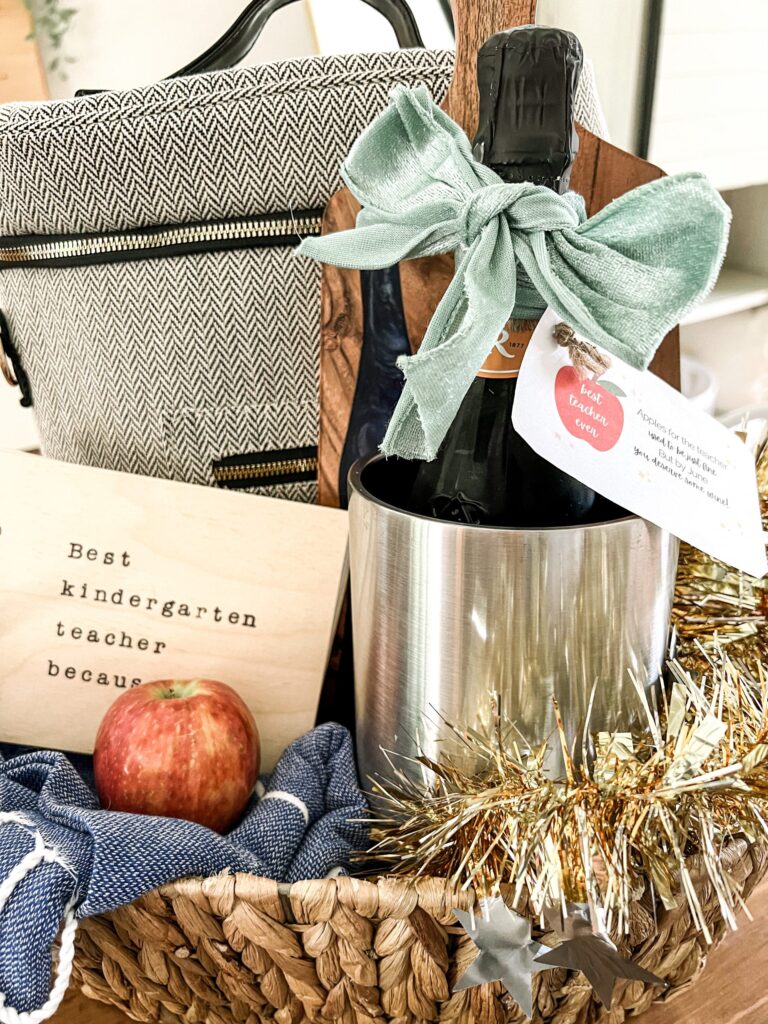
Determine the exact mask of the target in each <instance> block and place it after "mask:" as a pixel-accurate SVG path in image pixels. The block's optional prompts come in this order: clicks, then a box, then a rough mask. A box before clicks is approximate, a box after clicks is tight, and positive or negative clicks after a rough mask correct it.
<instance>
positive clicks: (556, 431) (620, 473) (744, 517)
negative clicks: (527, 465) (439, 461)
mask: <svg viewBox="0 0 768 1024" xmlns="http://www.w3.org/2000/svg"><path fill="white" fill-rule="evenodd" d="M560 322H561V319H560V317H559V316H558V315H557V314H556V313H555V312H554V311H553V310H551V309H548V310H547V311H546V313H545V314H544V316H543V317H542V318H541V321H540V323H539V324H538V326H537V328H536V330H535V331H534V334H533V337H532V339H531V342H530V344H529V346H528V349H527V352H526V354H525V358H524V360H523V365H522V367H521V370H520V376H519V378H518V382H517V389H516V392H515V404H514V407H513V413H512V420H513V423H514V426H515V429H516V430H517V432H518V433H519V434H520V436H521V437H522V438H524V439H525V440H526V441H527V442H528V444H529V445H530V446H531V447H532V448H533V449H534V451H536V452H537V453H538V454H539V455H541V456H542V457H543V458H545V459H546V460H547V461H548V462H551V463H552V464H553V465H555V466H557V467H558V469H561V470H563V471H564V472H566V473H570V474H571V476H574V477H576V478H577V479H578V480H581V481H582V482H583V483H585V484H587V486H589V487H592V488H593V489H594V490H596V491H597V492H598V493H599V494H602V495H603V496H604V497H606V498H608V499H609V500H611V501H613V502H615V503H616V504H617V505H621V506H622V507H623V508H626V509H628V510H629V511H630V512H634V513H635V514H636V515H638V516H642V517H643V518H644V519H648V520H649V521H650V522H652V523H655V524H656V525H657V526H660V527H662V528H663V529H665V530H669V531H670V533H673V534H675V535H676V536H677V537H679V538H680V539H681V540H684V541H687V542H688V543H689V544H692V545H693V546H694V547H696V548H699V549H700V550H702V551H704V552H706V553H707V554H708V555H711V556H712V557H713V558H718V559H720V560H721V561H723V562H726V563H727V564H728V565H732V566H735V567H736V568H738V569H741V570H743V571H744V572H748V573H750V574H751V575H753V576H763V575H764V574H765V572H766V570H767V569H768V564H767V563H766V553H765V540H764V537H763V529H762V522H761V518H760V505H759V499H758V493H757V481H756V476H755V462H754V458H753V456H752V454H751V453H750V451H749V449H748V448H747V446H746V445H744V443H743V442H742V441H741V440H740V438H739V437H738V436H737V435H736V434H735V433H733V432H732V431H730V430H728V429H726V428H725V427H723V426H722V425H721V424H720V423H718V422H717V421H716V420H715V419H713V418H712V417H711V416H709V415H708V414H707V413H705V412H702V411H701V410H699V409H697V408H696V407H695V406H694V405H692V404H691V403H690V402H689V401H688V400H687V399H686V398H684V397H683V396H682V395H681V394H680V393H679V392H677V391H675V389H674V388H671V387H670V386H669V385H668V384H665V383H664V382H663V381H662V380H660V379H659V378H658V377H655V376H654V375H653V374H651V373H647V372H646V373H643V372H641V371H639V370H635V369H633V368H632V367H630V366H628V365H627V364H626V363H624V362H622V361H621V360H619V359H617V358H616V357H615V356H609V355H608V354H607V353H605V352H603V351H602V350H601V349H600V348H599V346H592V348H593V350H594V349H597V353H598V354H599V355H601V356H604V357H605V361H606V362H607V364H608V366H607V369H604V370H603V369H602V368H598V369H597V370H596V371H594V373H587V376H582V374H581V373H580V372H579V370H577V369H576V368H575V367H574V365H573V361H572V359H571V355H570V351H569V348H568V347H563V346H562V345H560V344H558V341H557V340H556V337H555V333H554V332H555V328H556V326H557V325H558V324H559V323H560ZM576 338H577V339H578V340H579V341H582V342H586V343H587V344H588V345H591V343H590V342H589V341H588V339H585V338H581V337H580V336H579V335H576Z"/></svg>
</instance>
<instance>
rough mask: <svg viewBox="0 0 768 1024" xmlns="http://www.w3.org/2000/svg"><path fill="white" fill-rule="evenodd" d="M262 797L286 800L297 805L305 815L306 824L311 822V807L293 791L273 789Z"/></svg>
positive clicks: (264, 798)
mask: <svg viewBox="0 0 768 1024" xmlns="http://www.w3.org/2000/svg"><path fill="white" fill-rule="evenodd" d="M262 799H263V800H284V801H285V802H286V803H287V804H293V806H294V807H297V808H298V809H299V810H300V811H301V813H302V815H303V817H304V824H305V825H308V824H309V808H308V807H307V805H306V804H305V803H304V801H303V800H300V799H299V798H298V797H297V796H294V795H293V793H288V792H286V791H285V790H284V789H273V790H272V791H271V792H269V793H265V794H264V796H263V797H262Z"/></svg>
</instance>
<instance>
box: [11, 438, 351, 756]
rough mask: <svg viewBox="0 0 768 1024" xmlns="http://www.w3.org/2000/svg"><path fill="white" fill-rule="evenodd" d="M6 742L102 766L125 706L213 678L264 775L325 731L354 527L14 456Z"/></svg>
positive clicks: (298, 509)
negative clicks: (154, 692) (105, 740)
mask: <svg viewBox="0 0 768 1024" xmlns="http://www.w3.org/2000/svg"><path fill="white" fill-rule="evenodd" d="M0 481H2V490H0V739H1V740H5V741H9V742H13V743H23V744H30V745H34V746H37V747H46V748H47V747H52V748H55V749H59V750H70V751H86V752H87V751H90V750H92V749H93V742H94V739H95V736H96V731H97V729H98V726H99V722H100V721H101V718H102V716H103V714H104V712H105V711H106V709H107V707H108V706H109V705H110V704H111V702H112V701H113V700H115V699H116V698H117V697H119V696H120V694H121V693H124V692H125V691H126V690H127V689H129V688H130V687H133V686H138V685H139V684H140V683H143V682H148V681H150V680H152V679H163V678H176V679H181V678H194V677H208V678H213V679H221V680H222V681H223V682H226V683H229V684H230V685H231V686H233V687H234V688H235V689H236V690H237V691H238V692H239V693H240V695H241V696H242V697H243V699H244V700H245V702H246V703H247V704H248V705H249V707H250V708H251V710H252V711H253V713H254V715H255V717H256V721H257V722H258V725H259V730H260V732H261V741H262V756H263V768H265V769H269V768H271V767H272V765H273V764H274V763H275V760H276V759H277V757H278V756H279V755H280V753H281V752H282V750H283V749H284V748H285V746H286V745H287V744H288V743H290V742H291V740H293V739H295V738H296V737H297V736H300V735H301V734H302V733H303V732H305V731H306V730H307V729H310V728H311V727H312V725H313V724H314V721H315V714H316V711H317V704H318V700H319V696H320V688H321V685H322V681H323V676H324V673H325V668H326V663H327V660H328V654H329V650H330V644H331V640H332V636H333V632H334V628H335V624H336V618H337V614H338V607H339V603H340V596H341V594H342V591H343V588H344V587H345V586H346V547H347V517H346V513H344V512H339V511H337V510H334V509H326V508H319V507H317V506H313V505H302V504H298V503H295V502H288V501H278V500H276V499H273V498H262V497H257V496H254V495H250V494H236V493H233V492H229V491H217V490H215V489H213V488H207V487H197V486H193V485H190V484H182V483H175V482H171V481H168V480H155V479H148V478H146V477H138V476H131V475H129V474H125V473H114V472H111V471H108V470H101V469H90V468H84V467H81V466H71V465H67V464H65V463H62V462H54V461H51V460H48V459H42V458H38V457H36V456H33V455H25V454H22V453H16V452H0Z"/></svg>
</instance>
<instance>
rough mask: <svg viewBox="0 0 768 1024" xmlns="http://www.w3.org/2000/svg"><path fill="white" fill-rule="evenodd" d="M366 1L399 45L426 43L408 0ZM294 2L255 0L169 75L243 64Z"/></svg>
mask: <svg viewBox="0 0 768 1024" xmlns="http://www.w3.org/2000/svg"><path fill="white" fill-rule="evenodd" d="M364 2H365V3H367V4H368V5H369V6H370V7H373V8H375V10H377V11H378V12H379V13H380V14H383V15H384V17H385V18H386V19H387V21H388V22H389V23H390V25H391V26H392V28H393V29H394V30H395V36H396V37H397V44H398V46H400V47H401V48H402V49H410V48H411V47H415V46H423V45H424V43H423V41H422V38H421V34H420V32H419V26H418V25H417V23H416V19H415V18H414V16H413V13H412V12H411V9H410V7H409V6H408V4H407V3H406V0H364ZM290 3H293V0H252V2H251V3H250V4H248V6H247V7H246V9H245V10H244V11H243V13H242V14H241V15H240V17H239V18H238V19H237V21H236V22H235V23H234V24H233V25H232V26H231V27H230V28H229V29H227V31H226V32H225V33H224V35H223V36H222V37H221V38H220V39H217V41H216V42H215V43H214V44H213V46H210V47H209V48H208V49H207V50H206V51H205V53H202V54H201V55H200V56H199V57H196V58H195V59H194V60H193V61H190V62H189V64H185V65H184V67H183V68H180V69H179V70H178V71H175V72H174V73H173V74H172V75H169V77H170V78H180V77H181V76H182V75H199V74H200V73H201V72H203V71H221V70H222V69H223V68H231V67H234V66H235V64H239V63H240V61H241V60H243V59H244V58H245V57H247V56H248V54H249V53H250V51H251V49H252V48H253V46H254V44H255V43H256V40H257V39H258V38H259V36H260V35H261V33H262V32H263V31H264V26H265V25H266V24H267V22H268V21H269V19H270V18H271V17H272V15H273V14H274V13H275V11H278V10H280V8H281V7H285V6H287V5H288V4H290Z"/></svg>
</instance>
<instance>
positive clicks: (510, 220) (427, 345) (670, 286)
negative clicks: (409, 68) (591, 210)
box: [299, 86, 730, 460]
mask: <svg viewBox="0 0 768 1024" xmlns="http://www.w3.org/2000/svg"><path fill="white" fill-rule="evenodd" d="M342 174H343V177H344V180H345V182H346V184H347V185H348V187H349V189H350V191H351V192H352V193H353V194H354V195H355V197H356V198H357V199H358V201H359V202H360V203H361V204H362V206H363V210H362V211H361V213H360V215H359V217H358V219H357V227H356V228H355V229H353V230H351V231H341V232H338V233H336V234H331V235H326V236H324V237H322V238H307V239H305V240H304V242H303V243H302V244H301V246H300V248H299V252H300V253H302V254H304V255H307V256H312V257H315V258H316V259H319V260H322V261H324V262H326V263H332V264H335V265H336V266H339V267H350V268H351V267H354V268H358V269H369V270H375V269H378V268H383V267H389V266H392V265H393V264H395V263H398V262H399V261H400V260H403V259H409V258H411V257H415V256H430V255H434V254H436V253H443V252H448V251H455V253H456V272H455V275H454V278H453V280H452V282H451V284H450V285H449V287H448V290H447V291H446V293H445V295H444V296H443V299H442V301H441V302H440V305H439V306H438V308H437V310H436V312H435V315H434V317H433V318H432V321H431V323H430V324H429V327H428V329H427V333H426V335H425V337H424V340H423V342H422V345H421V348H420V349H419V352H418V353H417V354H416V355H414V356H409V357H406V356H403V357H401V358H400V359H399V360H398V366H399V367H400V368H401V369H402V371H403V373H404V375H405V379H406V383H405V387H404V389H403V393H402V395H401V398H400V401H399V403H398V405H397V408H396V409H395V412H394V415H393V417H392V420H391V422H390V425H389V429H388V430H387V434H386V437H385V438H384V442H383V444H382V446H381V448H382V451H383V452H384V453H385V454H386V455H399V456H400V457H402V458H416V459H427V460H429V459H433V458H434V457H435V455H436V454H437V450H438V448H439V447H440V444H441V442H442V440H443V438H444V437H445V434H446V432H447V430H448V428H449V427H450V425H451V423H452V422H453V419H454V417H455V416H456V413H457V412H458V409H459V406H460V405H461V402H462V399H463V398H464V396H465V394H466V393H467V390H468V388H469V386H470V384H471V383H472V380H473V378H474V377H475V375H476V374H477V371H478V370H479V369H480V367H481V366H482V364H483V361H484V360H485V358H486V356H487V355H488V352H489V351H490V349H491V347H492V345H493V342H494V340H495V339H496V338H497V337H498V335H499V333H500V331H501V329H502V328H503V326H504V324H505V323H506V322H507V320H508V319H509V317H510V315H513V316H515V317H519V318H525V319H530V318H535V317H538V316H540V315H541V313H542V312H543V310H544V308H545V306H546V305H550V306H552V308H553V309H554V310H555V311H556V312H557V314H558V315H559V316H560V317H562V318H563V319H564V320H566V321H567V322H568V323H569V324H570V325H571V326H572V327H574V328H575V329H576V330H578V331H579V332H580V333H582V334H584V335H585V336H586V337H587V338H589V339H590V340H591V341H594V342H596V343H597V344H599V345H601V346H603V348H605V349H607V350H608V351H609V352H611V353H613V354H614V355H616V356H618V357H619V358H620V359H623V360H625V362H627V363H629V364H630V365H632V366H635V367H638V368H640V369H645V367H647V365H648V363H649V362H650V360H651V358H652V356H653V354H654V352H655V351H656V349H657V348H658V346H659V344H660V343H661V340H662V339H663V337H664V335H665V334H666V333H667V331H668V330H670V328H672V327H673V326H674V325H675V324H676V323H678V322H679V320H680V319H681V318H682V317H683V316H684V315H685V314H686V312H687V311H688V310H690V309H691V308H692V307H693V306H694V305H695V304H696V303H697V302H699V300H700V299H702V298H703V297H704V296H705V295H706V293H707V292H708V291H709V290H710V288H711V287H712V285H713V284H714V282H715V280H716V278H717V273H718V270H719V268H720V264H721V262H722V259H723V256H724V254H725V247H726V244H727V239H728V225H729V220H730V211H729V209H728V207H727V206H726V205H725V203H724V202H723V200H722V199H721V198H720V196H719V195H718V193H717V192H716V191H715V189H714V188H713V187H712V186H711V185H710V184H709V182H708V181H707V179H706V178H705V177H704V176H703V175H701V174H679V175H675V176H673V177H669V178H660V179H659V180H658V181H654V182H651V183H650V184H648V185H642V186H640V187H639V188H636V189H633V190H632V191H631V192H628V193H626V194H625V195H623V196H622V197H621V198H619V199H617V200H615V201H614V202H612V203H611V204H610V205H608V206H607V207H605V208H604V209H603V210H601V211H600V212H599V213H598V214H596V215H595V216H594V217H591V218H590V219H589V220H585V219H584V218H585V213H584V203H583V200H582V199H581V197H580V196H578V195H576V194H575V193H572V192H571V193H568V194H566V195H557V194H556V193H554V192H552V191H551V190H550V189H548V188H545V187H543V186H538V185H529V184H519V185H508V184H505V183H504V182H503V181H502V180H501V178H500V177H499V176H498V175H497V174H496V173H495V172H494V171H492V170H491V169H490V168H489V167H485V166H484V165H483V164H480V163H478V162H477V161H476V160H475V159H474V158H473V156H472V152H471V149H470V145H469V142H468V140H467V137H466V135H465V134H464V133H463V132H462V130H461V129H460V128H459V126H458V125H457V124H455V123H454V122H453V121H452V120H451V119H450V118H449V117H448V116H447V115H446V114H444V113H443V112H442V111H441V110H440V109H439V108H438V107H437V106H436V105H435V104H434V103H433V102H432V100H431V98H430V96H429V93H428V92H427V90H426V89H425V88H424V87H423V86H422V87H419V88H417V89H411V90H408V89H404V88H398V89H396V90H395V91H394V92H393V93H392V96H391V98H390V106H389V107H388V109H387V110H385V111H384V112H383V113H382V114H381V115H380V116H379V117H378V118H376V120H375V121H373V123H372V124H371V125H370V126H369V127H368V128H367V129H366V130H365V132H363V134H362V135H361V136H360V138H359V139H358V140H357V142H356V143H355V145H354V146H353V148H352V151H351V152H350V154H349V157H348V158H347V160H346V163H345V165H344V168H343V171H342Z"/></svg>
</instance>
